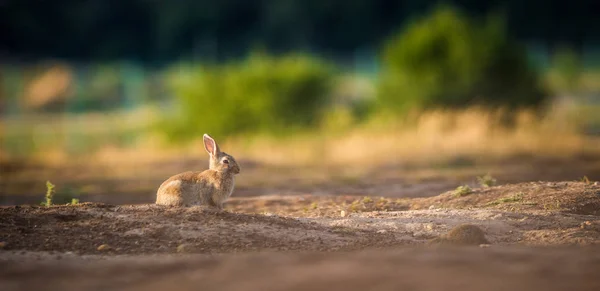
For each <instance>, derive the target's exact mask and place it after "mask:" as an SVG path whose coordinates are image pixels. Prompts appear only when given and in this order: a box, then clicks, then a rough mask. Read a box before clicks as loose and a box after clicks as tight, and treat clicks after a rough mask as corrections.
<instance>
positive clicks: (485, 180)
mask: <svg viewBox="0 0 600 291" xmlns="http://www.w3.org/2000/svg"><path fill="white" fill-rule="evenodd" d="M477 182H478V183H479V185H481V187H486V188H487V187H492V186H494V185H496V179H495V178H494V177H492V176H491V175H490V174H485V175H484V176H480V177H477Z"/></svg>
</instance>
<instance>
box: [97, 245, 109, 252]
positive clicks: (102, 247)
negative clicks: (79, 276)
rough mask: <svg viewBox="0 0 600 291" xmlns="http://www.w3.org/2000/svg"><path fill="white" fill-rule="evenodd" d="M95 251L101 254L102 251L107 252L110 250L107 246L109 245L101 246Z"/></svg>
mask: <svg viewBox="0 0 600 291" xmlns="http://www.w3.org/2000/svg"><path fill="white" fill-rule="evenodd" d="M97 250H99V251H101V252H102V251H108V250H110V246H109V245H107V244H101V245H100V246H98V249H97Z"/></svg>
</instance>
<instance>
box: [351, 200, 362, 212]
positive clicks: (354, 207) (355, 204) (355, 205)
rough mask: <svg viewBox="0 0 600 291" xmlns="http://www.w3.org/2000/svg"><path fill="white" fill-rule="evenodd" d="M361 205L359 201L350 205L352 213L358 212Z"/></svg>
mask: <svg viewBox="0 0 600 291" xmlns="http://www.w3.org/2000/svg"><path fill="white" fill-rule="evenodd" d="M359 204H360V202H359V201H358V200H354V201H352V204H350V211H352V212H358V207H359Z"/></svg>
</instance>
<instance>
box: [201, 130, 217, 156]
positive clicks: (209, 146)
mask: <svg viewBox="0 0 600 291" xmlns="http://www.w3.org/2000/svg"><path fill="white" fill-rule="evenodd" d="M203 139H204V149H206V151H207V152H208V153H209V154H210V155H212V156H216V155H217V154H218V153H219V146H218V145H217V142H216V141H215V140H214V139H213V138H212V137H210V136H209V135H208V134H206V133H205V134H204V136H203Z"/></svg>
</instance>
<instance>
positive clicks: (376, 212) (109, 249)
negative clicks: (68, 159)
mask: <svg viewBox="0 0 600 291" xmlns="http://www.w3.org/2000/svg"><path fill="white" fill-rule="evenodd" d="M516 191H518V192H519V193H523V195H522V198H521V200H510V201H504V200H502V201H503V202H499V203H497V204H496V203H495V202H494V201H498V199H502V197H505V196H506V195H511V194H510V193H515V192H516ZM598 193H600V187H599V186H597V185H590V184H586V183H557V184H555V183H541V182H540V183H524V184H516V185H506V186H498V187H491V188H486V189H476V190H474V191H473V193H470V194H469V195H467V196H462V197H457V196H456V195H454V194H453V193H445V194H442V195H440V196H439V197H434V198H425V199H422V198H421V199H419V198H417V199H407V200H388V199H385V198H372V197H363V198H357V197H350V196H337V197H336V196H334V197H328V196H302V197H298V196H293V197H269V198H262V199H260V198H252V199H233V201H232V202H231V203H228V204H227V209H228V210H227V211H215V210H210V209H206V208H202V207H190V208H176V207H164V206H157V205H128V206H116V205H105V204H97V203H96V204H93V203H84V204H80V205H74V206H68V205H67V206H52V207H41V206H9V207H0V242H2V243H3V244H2V245H3V247H2V248H3V249H4V251H5V252H6V251H46V252H73V253H76V254H102V255H123V254H163V253H177V252H183V253H203V254H215V253H237V252H255V251H350V250H362V249H368V248H382V247H400V246H407V245H422V244H426V243H427V242H428V241H430V240H431V239H435V238H438V237H442V236H444V235H445V234H446V233H447V232H448V231H450V230H451V229H452V228H454V227H457V226H459V225H461V224H470V225H473V226H475V227H477V228H481V229H482V231H483V232H484V234H482V235H484V236H485V238H486V239H487V240H489V243H491V244H492V245H515V244H518V245H595V244H600V216H594V215H591V214H594V213H596V214H597V213H598V209H597V208H595V205H597V204H598V203H599V200H600V197H598V196H599V195H598ZM555 200H557V201H559V203H560V204H559V205H558V206H555V207H540V205H545V204H547V203H551V202H553V201H555ZM491 202H494V203H491ZM552 205H555V204H552ZM421 208H425V209H421ZM406 209H417V210H406ZM579 213H583V214H579Z"/></svg>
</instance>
